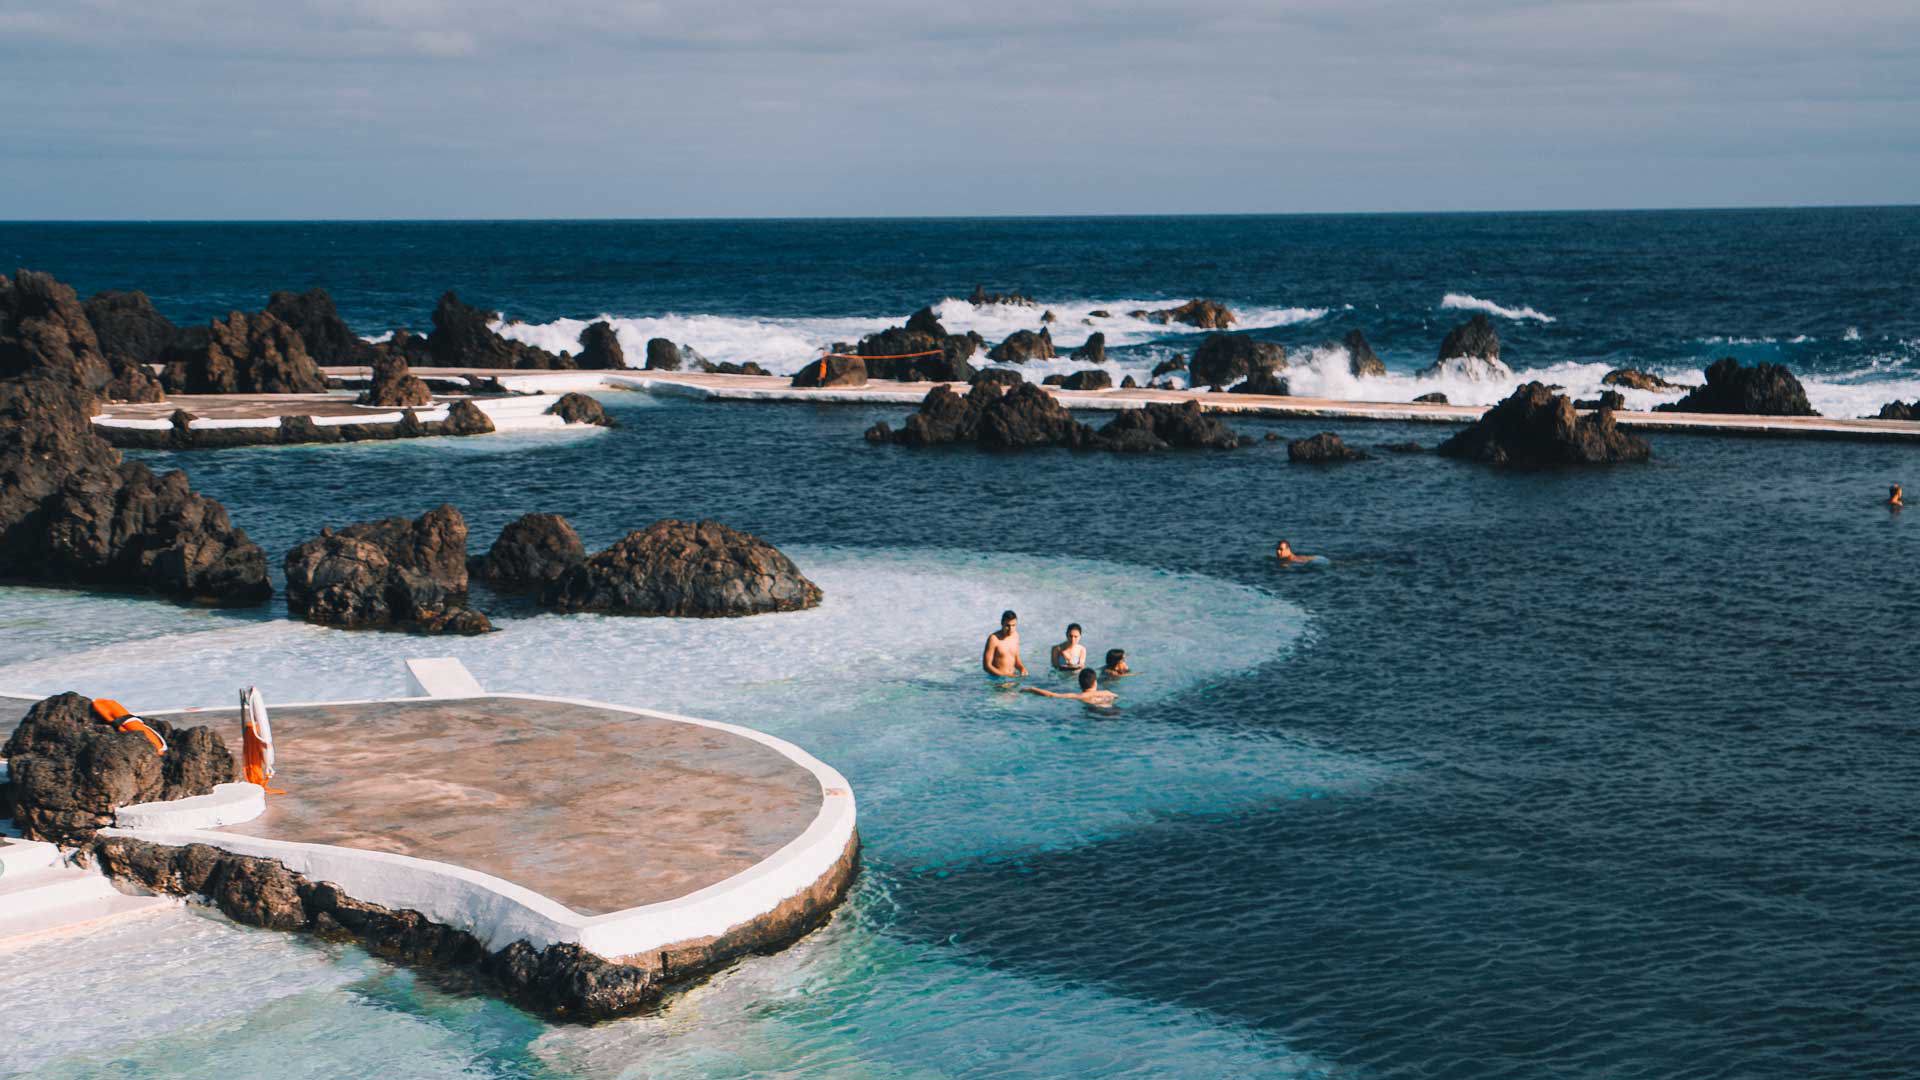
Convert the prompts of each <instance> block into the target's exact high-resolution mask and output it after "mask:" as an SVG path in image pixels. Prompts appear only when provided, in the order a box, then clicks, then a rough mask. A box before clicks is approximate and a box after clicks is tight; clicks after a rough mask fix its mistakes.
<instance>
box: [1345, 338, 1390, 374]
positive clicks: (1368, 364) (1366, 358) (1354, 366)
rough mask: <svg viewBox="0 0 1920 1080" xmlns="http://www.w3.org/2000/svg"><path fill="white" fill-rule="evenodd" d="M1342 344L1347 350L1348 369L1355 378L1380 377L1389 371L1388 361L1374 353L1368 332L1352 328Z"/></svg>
mask: <svg viewBox="0 0 1920 1080" xmlns="http://www.w3.org/2000/svg"><path fill="white" fill-rule="evenodd" d="M1340 344H1341V345H1342V346H1343V347H1344V348H1345V349H1346V350H1347V371H1348V372H1349V373H1350V374H1352V375H1353V377H1354V378H1356V379H1360V378H1378V377H1379V376H1381V375H1385V374H1386V373H1387V365H1386V361H1384V360H1381V359H1380V357H1379V356H1378V355H1376V354H1375V353H1374V351H1373V344H1372V343H1371V342H1369V341H1368V340H1367V335H1366V334H1364V333H1361V332H1360V331H1359V330H1350V331H1348V332H1347V336H1346V337H1345V338H1343V339H1341V341H1340Z"/></svg>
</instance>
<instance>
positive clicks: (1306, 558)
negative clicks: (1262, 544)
mask: <svg viewBox="0 0 1920 1080" xmlns="http://www.w3.org/2000/svg"><path fill="white" fill-rule="evenodd" d="M1273 557H1274V558H1276V559H1279V560H1280V565H1281V566H1299V565H1300V564H1301V563H1310V562H1312V561H1313V560H1314V556H1312V555H1302V554H1300V553H1299V552H1296V551H1294V550H1293V545H1292V544H1289V543H1287V542H1286V541H1285V540H1282V541H1280V542H1279V543H1277V544H1275V545H1273Z"/></svg>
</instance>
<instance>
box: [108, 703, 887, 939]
mask: <svg viewBox="0 0 1920 1080" xmlns="http://www.w3.org/2000/svg"><path fill="white" fill-rule="evenodd" d="M477 696H480V697H498V698H518V699H522V700H527V701H548V702H555V703H558V704H566V705H579V706H583V707H587V708H596V709H611V710H614V711H616V712H624V713H629V714H632V715H634V716H645V717H649V718H652V719H658V720H667V721H672V722H676V723H682V724H693V725H695V726H698V727H705V728H712V729H715V730H719V731H725V732H729V733H731V734H734V735H738V736H740V737H742V738H746V739H750V740H752V741H754V742H757V743H760V744H761V745H763V746H766V747H768V748H769V749H772V750H774V751H775V752H777V753H779V754H782V755H784V756H785V757H787V758H788V759H789V760H791V761H793V762H794V763H795V764H797V765H799V766H801V767H802V768H804V769H806V770H807V771H808V772H810V773H812V774H813V776H814V778H815V780H816V781H818V782H819V784H820V796H821V798H820V809H819V811H818V812H817V813H816V814H815V815H814V819H813V821H812V822H810V823H809V824H808V826H807V828H806V829H805V830H803V831H802V832H801V834H800V835H799V836H797V837H795V838H794V839H792V840H790V841H788V842H787V843H786V844H785V845H783V846H782V847H781V848H780V849H779V850H778V851H775V852H774V853H773V854H772V855H770V856H768V857H767V858H765V859H763V860H761V861H760V862H758V863H756V864H754V865H753V866H751V867H748V868H747V869H745V870H743V871H741V872H739V873H737V874H734V875H733V876H732V877H729V878H726V879H725V880H722V881H719V882H715V883H714V884H712V885H709V886H707V887H706V888H703V889H700V890H697V891H695V892H692V893H688V894H687V895H685V896H682V897H677V898H675V899H672V900H663V901H660V902H658V903H653V904H645V905H641V906H639V907H633V908H627V909H624V910H622V911H614V912H608V913H607V914H604V915H582V914H580V913H579V912H576V911H574V910H572V909H571V908H568V907H567V906H565V905H564V904H561V903H560V902H558V901H556V900H554V899H552V898H550V897H548V896H545V895H543V894H541V893H538V892H535V891H534V890H532V889H529V888H526V887H525V886H522V885H516V884H514V883H513V882H511V881H507V880H505V879H503V878H498V877H494V876H493V875H491V874H485V873H482V872H480V871H478V870H471V869H468V868H466V867H463V866H457V865H455V864H452V863H444V862H438V861H435V860H431V859H417V858H414V857H412V856H408V855H395V854H392V853H390V852H382V851H362V850H359V849H356V848H343V847H336V846H333V845H331V844H304V843H297V842H294V841H289V840H273V839H269V838H265V837H254V836H238V835H234V834H232V833H225V832H220V831H217V830H215V829H212V828H207V827H204V826H196V827H181V826H177V825H165V826H160V827H150V828H129V827H120V826H118V825H116V826H115V827H113V828H110V829H103V830H101V832H102V834H103V835H109V836H127V837H130V838H132V839H136V840H143V841H147V842H149V843H155V844H163V845H167V846H184V845H186V844H208V845H211V846H213V847H217V848H220V849H222V850H224V851H230V852H232V853H234V854H236V855H248V856H255V857H259V858H269V859H276V860H278V861H279V862H280V863H281V864H283V865H284V866H286V868H287V869H289V870H291V871H293V872H294V873H297V874H301V875H302V876H305V877H307V878H309V879H311V880H314V881H331V882H333V883H334V884H336V885H338V886H340V887H341V888H342V889H344V890H345V891H346V893H347V894H348V895H349V896H352V897H353V898H355V899H356V900H361V901H364V902H366V903H370V904H378V905H379V906H381V907H385V908H389V909H392V910H396V911H401V910H409V909H410V910H413V911H418V912H420V913H421V914H422V915H425V916H426V917H427V918H429V919H431V920H433V921H434V922H438V923H442V924H444V925H447V926H453V927H458V928H460V929H463V930H467V931H468V932H470V933H472V934H473V935H474V936H475V937H476V938H479V939H480V940H481V941H482V942H484V943H485V944H486V946H487V947H488V948H489V949H500V948H504V947H505V946H507V945H510V944H512V943H513V942H515V941H517V940H521V939H525V940H526V941H527V942H528V943H529V944H531V945H533V946H534V947H536V948H545V947H547V946H549V945H555V944H560V943H564V942H571V943H575V944H578V945H580V946H581V947H582V948H584V949H587V950H588V951H590V952H593V953H596V954H598V955H600V956H604V957H608V958H616V957H623V956H633V955H639V954H646V953H653V952H658V951H659V950H661V949H664V948H666V947H667V946H670V945H674V944H677V943H679V942H684V941H696V940H700V939H703V938H709V937H718V936H720V935H722V934H724V933H726V932H727V931H729V930H732V929H733V928H735V927H737V926H740V925H742V924H745V923H748V922H751V921H752V920H754V919H756V918H759V917H761V916H763V915H766V914H768V913H770V912H772V911H774V910H775V909H776V908H778V907H779V906H780V905H781V904H782V903H785V902H786V901H787V900H790V899H792V898H793V897H795V896H798V895H800V894H801V893H804V892H806V891H807V890H808V889H810V888H812V887H813V886H814V885H815V884H817V883H818V882H819V881H820V879H821V878H823V877H825V876H826V875H827V874H828V873H829V872H831V871H832V870H833V868H834V866H835V865H837V864H838V863H839V861H840V858H841V856H842V855H843V854H845V852H846V849H847V845H848V844H849V843H850V842H851V841H852V839H853V834H854V825H855V818H856V805H855V801H854V797H853V788H852V786H851V785H849V784H848V783H847V780H846V777H844V776H842V775H840V773H839V771H838V770H836V769H834V768H833V767H832V766H830V765H828V764H826V763H825V762H823V761H821V760H820V759H818V758H816V757H814V756H813V755H812V754H809V753H807V752H806V751H805V750H802V749H800V748H799V747H798V746H795V745H793V744H792V743H790V742H787V741H786V740H785V739H781V738H778V737H777V736H773V735H768V734H766V733H765V732H760V731H755V730H753V729H752V728H747V727H741V726H739V725H737V724H727V723H722V722H720V721H717V720H702V719H699V718H697V717H690V716H678V715H675V714H672V713H663V712H657V711H655V710H652V709H636V708H632V707H629V706H625V705H613V704H609V703H606V702H600V701H590V700H587V699H584V698H571V697H557V696H552V695H546V694H515V693H496V692H489V693H486V694H482V695H477ZM445 700H449V699H447V698H433V697H427V698H385V699H364V700H354V701H317V702H298V703H287V704H282V705H280V706H279V707H280V708H290V707H295V706H296V705H297V706H300V707H306V706H329V705H378V704H387V703H391V702H396V701H445ZM233 711H235V710H234V709H232V708H230V707H229V708H218V709H205V708H199V709H174V710H166V711H155V712H151V713H148V714H146V715H150V716H166V715H185V714H193V713H203V712H233ZM245 786H252V785H245ZM256 790H257V789H256Z"/></svg>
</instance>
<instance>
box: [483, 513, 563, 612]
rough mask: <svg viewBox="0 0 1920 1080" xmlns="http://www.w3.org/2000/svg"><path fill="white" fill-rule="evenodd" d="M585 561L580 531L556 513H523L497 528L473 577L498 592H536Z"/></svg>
mask: <svg viewBox="0 0 1920 1080" xmlns="http://www.w3.org/2000/svg"><path fill="white" fill-rule="evenodd" d="M586 561H587V549H586V547H585V545H583V544H582V543H581V542H580V534H579V533H577V532H575V531H574V528H573V526H572V524H570V523H569V522H568V521H567V519H566V518H564V517H561V516H560V515H559V514H522V515H521V516H520V517H517V518H515V519H514V520H512V521H510V522H508V523H507V525H506V527H505V528H503V529H501V530H500V536H499V538H498V539H496V540H494V542H493V546H492V547H490V548H488V549H487V553H486V554H485V555H484V556H481V557H480V558H478V559H475V560H473V566H472V571H473V576H474V577H476V578H478V579H479V580H481V581H484V582H486V583H487V585H489V586H490V587H492V588H493V589H495V590H497V591H499V592H508V593H532V594H538V593H539V592H540V590H542V589H544V588H546V587H547V585H549V584H550V583H552V582H554V581H556V580H558V579H559V578H560V577H561V576H563V575H564V574H566V572H567V571H569V570H571V569H573V568H574V567H575V566H578V565H580V564H581V563H583V562H586Z"/></svg>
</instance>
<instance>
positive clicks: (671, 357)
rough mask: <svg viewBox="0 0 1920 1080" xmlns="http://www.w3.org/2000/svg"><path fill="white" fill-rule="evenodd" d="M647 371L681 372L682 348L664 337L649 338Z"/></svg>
mask: <svg viewBox="0 0 1920 1080" xmlns="http://www.w3.org/2000/svg"><path fill="white" fill-rule="evenodd" d="M646 369H647V370H648V371H679V370H680V346H678V345H675V344H674V343H673V342H671V341H668V340H667V339H666V338H663V337H657V338H648V339H647V368H646Z"/></svg>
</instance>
